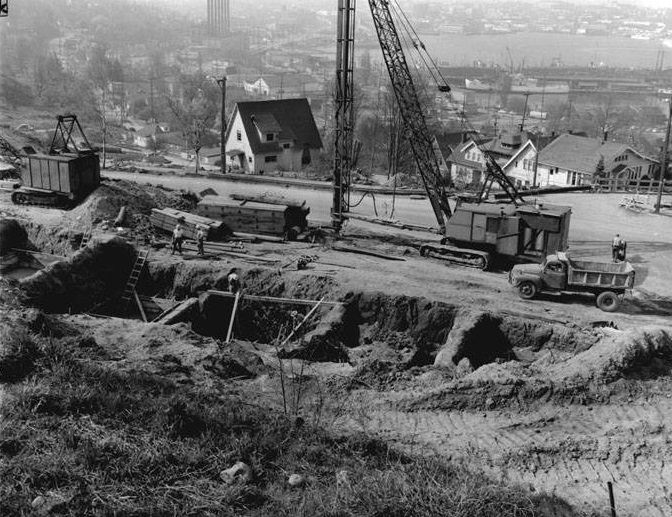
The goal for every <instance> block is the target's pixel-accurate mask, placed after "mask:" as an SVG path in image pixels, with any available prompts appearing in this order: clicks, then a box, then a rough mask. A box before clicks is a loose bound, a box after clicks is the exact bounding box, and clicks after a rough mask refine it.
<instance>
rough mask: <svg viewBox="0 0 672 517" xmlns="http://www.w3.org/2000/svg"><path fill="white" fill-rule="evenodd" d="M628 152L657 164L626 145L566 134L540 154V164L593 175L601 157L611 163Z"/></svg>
mask: <svg viewBox="0 0 672 517" xmlns="http://www.w3.org/2000/svg"><path fill="white" fill-rule="evenodd" d="M626 152H631V153H633V154H636V155H637V156H639V157H640V158H644V159H647V160H651V161H652V162H655V160H652V159H651V158H647V157H645V156H643V155H642V154H640V153H638V152H637V151H635V150H634V149H633V148H632V147H630V146H628V145H626V144H619V143H617V142H602V141H601V140H598V139H595V138H586V137H582V136H577V135H569V134H564V135H560V136H559V137H558V138H556V139H555V140H554V141H553V142H551V143H550V144H549V145H547V146H546V147H545V148H544V149H542V151H541V152H540V153H539V163H542V164H544V165H548V166H551V167H560V168H562V169H567V170H570V171H576V172H582V173H587V174H592V173H594V172H595V169H596V168H597V163H598V162H599V161H600V157H601V156H603V157H604V161H605V162H610V161H612V160H613V159H614V158H616V157H617V156H619V155H621V154H623V153H626Z"/></svg>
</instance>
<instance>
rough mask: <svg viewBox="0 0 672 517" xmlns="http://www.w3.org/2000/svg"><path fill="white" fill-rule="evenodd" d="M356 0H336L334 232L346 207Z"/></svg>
mask: <svg viewBox="0 0 672 517" xmlns="http://www.w3.org/2000/svg"><path fill="white" fill-rule="evenodd" d="M355 4H356V0H338V19H337V29H336V30H337V35H336V99H335V102H336V120H335V122H336V124H335V125H336V128H335V139H334V175H333V178H334V198H333V203H332V210H331V222H332V225H333V227H334V229H335V230H336V231H337V232H338V231H340V229H341V227H342V226H343V221H344V220H345V216H344V214H346V213H347V212H348V211H349V210H350V172H351V169H352V161H353V156H352V153H353V130H354V127H353V126H354V91H353V90H354V81H353V72H354V68H355Z"/></svg>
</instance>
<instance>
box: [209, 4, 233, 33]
mask: <svg viewBox="0 0 672 517" xmlns="http://www.w3.org/2000/svg"><path fill="white" fill-rule="evenodd" d="M208 32H210V34H212V35H223V34H228V33H230V32H231V5H230V0H208Z"/></svg>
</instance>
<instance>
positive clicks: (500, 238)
mask: <svg viewBox="0 0 672 517" xmlns="http://www.w3.org/2000/svg"><path fill="white" fill-rule="evenodd" d="M570 215H571V208H570V207H567V206H559V205H542V204H537V205H532V204H530V205H521V206H516V205H513V204H505V203H499V204H495V203H464V204H460V205H458V207H457V209H456V210H455V213H454V214H453V216H452V217H451V218H450V220H449V221H448V223H447V225H446V240H448V241H449V242H450V243H452V244H453V245H455V246H460V247H466V248H471V249H478V250H482V251H487V252H488V253H490V254H492V255H495V256H499V257H503V258H506V259H509V260H512V261H523V262H539V261H541V260H542V259H543V258H544V257H545V256H546V255H549V254H552V253H555V252H558V251H565V250H566V249H567V240H568V236H569V221H570Z"/></svg>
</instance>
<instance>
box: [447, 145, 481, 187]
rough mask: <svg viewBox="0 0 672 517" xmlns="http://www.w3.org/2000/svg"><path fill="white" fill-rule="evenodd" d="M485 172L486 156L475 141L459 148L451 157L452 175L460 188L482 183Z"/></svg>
mask: <svg viewBox="0 0 672 517" xmlns="http://www.w3.org/2000/svg"><path fill="white" fill-rule="evenodd" d="M484 170H485V156H484V155H483V152H482V151H481V150H480V149H479V148H478V145H476V142H475V141H474V140H473V139H469V140H467V141H466V142H464V143H463V144H461V145H460V146H458V147H457V148H456V149H455V150H454V151H453V154H452V155H451V156H450V175H451V177H452V179H453V182H454V183H455V184H456V185H458V186H461V187H463V186H467V185H474V184H479V183H481V181H483V171H484Z"/></svg>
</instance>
